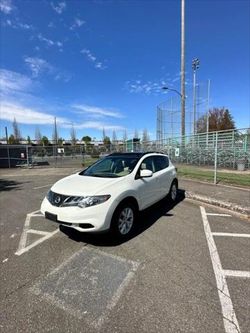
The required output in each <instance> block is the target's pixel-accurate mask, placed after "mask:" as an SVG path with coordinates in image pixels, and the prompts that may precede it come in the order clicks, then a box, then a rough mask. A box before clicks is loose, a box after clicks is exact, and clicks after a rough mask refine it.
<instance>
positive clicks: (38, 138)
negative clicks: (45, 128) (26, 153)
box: [35, 126, 42, 145]
mask: <svg viewBox="0 0 250 333" xmlns="http://www.w3.org/2000/svg"><path fill="white" fill-rule="evenodd" d="M35 140H36V143H37V144H38V145H41V144H42V134H41V131H40V129H39V127H38V126H37V127H36V130H35Z"/></svg>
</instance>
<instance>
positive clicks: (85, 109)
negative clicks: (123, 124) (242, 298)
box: [72, 104, 124, 118]
mask: <svg viewBox="0 0 250 333" xmlns="http://www.w3.org/2000/svg"><path fill="white" fill-rule="evenodd" d="M72 108H74V109H76V110H78V111H76V113H80V114H85V115H88V116H90V115H92V116H93V115H94V116H95V115H98V116H101V117H113V118H124V117H123V115H122V114H121V113H119V112H115V111H112V110H109V109H106V108H100V107H97V106H90V105H86V104H73V105H72Z"/></svg>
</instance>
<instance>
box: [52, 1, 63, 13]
mask: <svg viewBox="0 0 250 333" xmlns="http://www.w3.org/2000/svg"><path fill="white" fill-rule="evenodd" d="M50 4H51V7H52V8H53V9H54V11H56V12H57V14H59V15H60V14H62V12H63V11H64V10H65V9H66V2H64V1H62V2H58V3H57V4H56V5H54V3H53V2H51V3H50Z"/></svg>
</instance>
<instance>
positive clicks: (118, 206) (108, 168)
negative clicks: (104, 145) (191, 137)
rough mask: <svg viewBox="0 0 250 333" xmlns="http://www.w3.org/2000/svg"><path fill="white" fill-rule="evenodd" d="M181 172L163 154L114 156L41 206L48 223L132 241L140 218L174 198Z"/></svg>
mask: <svg viewBox="0 0 250 333" xmlns="http://www.w3.org/2000/svg"><path fill="white" fill-rule="evenodd" d="M177 189H178V181H177V177H176V168H175V167H174V166H173V164H172V163H171V161H170V160H169V158H168V156H167V155H165V154H161V153H114V154H111V155H108V156H107V157H105V158H103V159H100V160H98V161H97V162H96V163H94V164H93V165H91V166H90V167H88V168H87V169H85V170H83V171H81V172H79V173H77V174H74V175H71V176H68V177H66V178H63V179H61V180H59V181H58V182H57V183H55V184H54V185H53V186H52V187H51V189H50V191H49V192H48V194H47V196H46V197H45V198H44V200H43V202H42V206H41V212H42V213H43V214H44V215H45V217H46V218H47V219H50V220H53V221H55V222H57V223H59V224H62V225H65V226H69V227H71V228H74V229H76V230H78V231H82V232H94V231H104V230H108V229H111V230H113V231H114V232H115V233H116V234H117V235H118V236H121V237H125V236H127V235H128V234H129V233H130V232H131V230H132V227H133V225H134V222H135V218H136V215H137V212H139V211H141V210H143V209H145V208H147V207H149V206H151V205H152V204H154V203H155V202H157V201H159V200H161V199H163V198H164V197H165V196H166V195H167V194H169V199H170V200H172V201H175V200H176V198H177Z"/></svg>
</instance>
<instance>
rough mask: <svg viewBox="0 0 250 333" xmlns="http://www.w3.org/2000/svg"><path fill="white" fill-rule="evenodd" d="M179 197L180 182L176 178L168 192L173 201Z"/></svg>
mask: <svg viewBox="0 0 250 333" xmlns="http://www.w3.org/2000/svg"><path fill="white" fill-rule="evenodd" d="M177 197H178V182H177V181H176V180H173V182H172V184H171V186H170V190H169V193H168V198H169V200H170V201H171V202H176V200H177Z"/></svg>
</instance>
